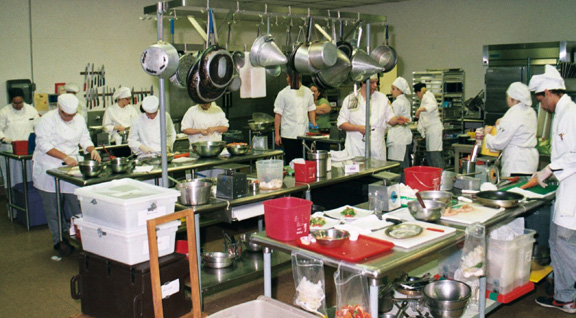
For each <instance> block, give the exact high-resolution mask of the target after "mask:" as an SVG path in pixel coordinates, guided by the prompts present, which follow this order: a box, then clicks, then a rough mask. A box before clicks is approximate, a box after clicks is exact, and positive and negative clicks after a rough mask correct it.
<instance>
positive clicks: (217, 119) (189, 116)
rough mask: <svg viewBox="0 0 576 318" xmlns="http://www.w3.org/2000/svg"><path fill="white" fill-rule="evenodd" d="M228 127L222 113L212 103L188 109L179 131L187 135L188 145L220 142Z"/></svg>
mask: <svg viewBox="0 0 576 318" xmlns="http://www.w3.org/2000/svg"><path fill="white" fill-rule="evenodd" d="M229 126H230V125H229V124H228V119H226V115H225V114H224V111H222V108H220V107H219V106H218V105H216V103H214V102H212V103H207V104H199V105H196V106H192V107H190V108H189V109H188V110H187V111H186V114H184V117H183V118H182V122H181V123H180V129H181V130H182V132H183V133H185V134H186V135H188V140H189V141H190V143H193V142H197V141H221V140H222V134H223V133H225V132H227V131H228V127H229Z"/></svg>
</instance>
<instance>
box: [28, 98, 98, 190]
mask: <svg viewBox="0 0 576 318" xmlns="http://www.w3.org/2000/svg"><path fill="white" fill-rule="evenodd" d="M78 145H80V146H81V147H82V149H84V151H85V152H87V149H88V147H90V146H94V144H93V143H92V140H90V134H89V133H88V128H87V127H86V122H85V121H84V118H83V117H82V116H78V115H76V116H74V118H73V119H72V120H71V121H69V122H66V121H64V120H62V118H61V117H60V114H58V108H57V109H54V110H51V111H49V112H47V113H46V114H44V115H42V117H41V118H40V121H39V122H38V125H36V149H35V150H34V154H33V155H32V161H33V164H34V168H33V173H32V179H33V181H34V186H35V187H36V188H38V189H40V190H42V191H46V192H56V191H55V186H54V177H52V176H50V175H48V174H47V173H46V170H50V169H54V168H59V167H62V163H63V161H62V160H61V159H58V158H54V157H52V156H50V155H49V154H47V152H48V151H49V150H50V149H53V148H56V149H58V150H60V151H62V152H63V153H65V154H67V155H68V156H70V157H74V158H76V160H78V161H82V159H81V156H79V155H78ZM76 188H77V186H75V185H72V184H70V183H68V182H61V188H60V190H61V193H74V189H76Z"/></svg>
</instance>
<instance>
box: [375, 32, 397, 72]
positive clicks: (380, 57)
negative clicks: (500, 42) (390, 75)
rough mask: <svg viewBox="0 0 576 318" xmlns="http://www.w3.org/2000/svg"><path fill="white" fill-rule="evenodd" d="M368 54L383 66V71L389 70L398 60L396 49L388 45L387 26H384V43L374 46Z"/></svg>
mask: <svg viewBox="0 0 576 318" xmlns="http://www.w3.org/2000/svg"><path fill="white" fill-rule="evenodd" d="M370 56H372V58H374V59H375V60H376V61H378V64H380V65H382V67H384V72H385V73H387V72H390V71H391V70H392V69H393V68H394V67H395V66H396V63H397V62H398V55H397V54H396V50H395V49H394V48H393V47H391V46H390V45H388V26H386V45H381V46H379V47H377V48H375V49H374V50H373V51H372V52H371V53H370Z"/></svg>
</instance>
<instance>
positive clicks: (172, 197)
mask: <svg viewBox="0 0 576 318" xmlns="http://www.w3.org/2000/svg"><path fill="white" fill-rule="evenodd" d="M74 194H76V195H77V196H78V200H79V201H80V205H81V207H82V215H83V217H84V220H85V221H87V222H91V223H95V224H99V225H103V226H109V227H111V228H114V229H117V230H121V231H140V230H145V229H146V221H148V220H149V219H154V218H157V217H159V216H163V215H167V214H170V213H174V207H175V204H176V199H177V198H178V197H179V196H180V192H179V191H176V190H174V189H167V188H163V187H158V186H155V185H151V184H148V183H144V182H141V181H137V180H133V179H120V180H113V181H110V182H105V183H100V184H97V185H93V186H88V187H83V188H78V189H76V190H75V191H74Z"/></svg>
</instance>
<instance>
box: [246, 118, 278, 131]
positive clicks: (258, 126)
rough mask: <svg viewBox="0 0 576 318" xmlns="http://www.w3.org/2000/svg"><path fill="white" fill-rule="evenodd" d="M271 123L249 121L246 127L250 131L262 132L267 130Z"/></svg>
mask: <svg viewBox="0 0 576 318" xmlns="http://www.w3.org/2000/svg"><path fill="white" fill-rule="evenodd" d="M273 123H274V122H261V121H253V120H249V121H248V126H249V127H250V130H252V131H263V130H266V129H269V128H270V127H272V124H273Z"/></svg>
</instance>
